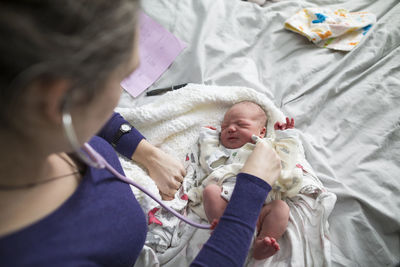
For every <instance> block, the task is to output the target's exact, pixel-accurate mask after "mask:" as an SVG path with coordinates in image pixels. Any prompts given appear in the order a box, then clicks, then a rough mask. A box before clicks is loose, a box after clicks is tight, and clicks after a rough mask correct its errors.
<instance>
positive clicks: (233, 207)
mask: <svg viewBox="0 0 400 267" xmlns="http://www.w3.org/2000/svg"><path fill="white" fill-rule="evenodd" d="M270 190H271V186H270V185H269V184H268V183H266V182H265V181H263V180H261V179H259V178H257V177H255V176H253V175H250V174H245V173H239V174H238V175H237V179H236V185H235V189H234V190H233V193H232V197H231V199H230V201H229V203H228V206H227V207H226V209H225V212H224V214H223V215H222V217H221V219H220V221H219V223H218V225H217V227H216V228H215V230H214V232H213V233H212V235H211V237H210V238H209V239H208V241H207V242H206V243H205V244H204V246H203V248H202V249H201V251H200V252H199V254H198V255H197V257H196V259H195V260H194V261H193V263H192V264H191V266H243V264H244V263H245V260H246V257H247V254H248V251H249V248H250V245H251V241H252V238H253V234H254V230H255V227H256V223H257V219H258V215H259V213H260V211H261V208H262V206H263V204H264V201H265V199H266V197H267V195H268V193H269V191H270Z"/></svg>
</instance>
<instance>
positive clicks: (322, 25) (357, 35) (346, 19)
mask: <svg viewBox="0 0 400 267" xmlns="http://www.w3.org/2000/svg"><path fill="white" fill-rule="evenodd" d="M375 22H376V16H375V15H374V14H372V13H369V12H349V11H347V10H346V9H337V10H331V9H329V8H304V9H302V10H300V11H298V12H297V13H296V14H295V15H293V16H292V17H290V18H289V19H288V20H286V22H285V28H286V29H288V30H291V31H294V32H296V33H299V34H301V35H303V36H305V37H307V38H308V40H310V41H311V42H313V43H314V44H316V45H317V46H318V47H326V48H330V49H334V50H342V51H350V50H351V49H353V48H354V47H355V46H356V45H358V44H359V43H360V41H361V40H362V38H363V37H364V35H365V34H366V33H367V32H368V30H369V29H370V28H371V27H372V25H373V24H374V23H375Z"/></svg>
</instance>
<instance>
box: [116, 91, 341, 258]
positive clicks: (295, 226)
mask: <svg viewBox="0 0 400 267" xmlns="http://www.w3.org/2000/svg"><path fill="white" fill-rule="evenodd" d="M244 100H248V101H253V102H255V103H257V104H259V105H260V106H261V107H263V108H264V110H265V111H266V113H267V115H268V118H269V120H268V125H267V133H268V137H274V130H273V125H274V123H275V122H276V121H281V122H283V121H284V119H285V116H284V115H283V113H282V112H281V111H280V110H279V109H278V108H277V107H276V106H275V105H274V104H273V102H272V101H271V100H270V99H268V98H267V97H266V96H265V95H263V94H261V93H258V92H257V91H255V90H253V89H249V88H244V87H235V86H224V87H222V86H205V85H197V84H189V85H187V86H186V87H185V88H182V89H180V90H177V91H173V92H170V93H167V94H165V95H164V96H162V97H159V98H157V99H155V101H154V102H152V103H150V104H147V105H144V106H141V107H137V108H118V109H117V110H116V111H117V112H120V113H121V114H122V115H123V116H124V118H125V119H127V120H128V121H129V122H130V123H132V124H133V125H134V126H135V127H136V128H137V129H138V130H139V131H140V132H141V133H142V134H143V135H144V136H146V138H147V139H148V140H149V141H150V142H151V143H153V144H155V145H158V146H160V147H161V148H162V149H163V150H164V151H166V152H167V153H169V154H171V155H173V156H175V157H176V158H178V159H180V160H181V161H182V162H184V159H185V157H186V156H187V153H188V151H190V149H191V148H192V147H193V145H195V144H196V142H197V140H198V137H199V132H200V128H201V127H202V126H205V125H219V123H220V121H221V120H222V118H223V115H224V113H225V111H226V110H227V109H228V108H229V107H230V106H232V104H234V103H237V102H240V101H244ZM120 159H121V163H122V166H123V168H124V170H125V173H126V174H127V176H128V177H134V179H135V181H136V182H138V183H139V184H141V185H144V186H146V188H148V189H149V190H150V191H152V192H153V193H155V194H158V189H157V187H156V185H155V184H154V182H153V181H152V180H151V179H150V178H149V177H148V175H147V174H146V172H145V171H143V170H142V169H141V168H140V167H139V166H137V165H135V164H134V163H132V162H131V161H128V160H126V159H124V158H122V157H121V158H120ZM305 164H306V163H305ZM310 169H311V168H310ZM307 179H308V180H307ZM307 179H306V183H305V185H308V187H307V186H304V187H303V188H302V190H301V192H302V193H303V195H302V196H299V197H298V198H297V200H291V201H289V202H288V204H289V206H290V208H291V215H290V222H289V226H288V231H287V233H285V235H284V236H283V238H282V239H281V241H280V244H281V251H280V252H278V253H277V254H276V255H275V256H274V257H272V258H270V259H268V261H267V263H268V264H271V263H274V264H282V265H285V266H286V265H287V264H289V263H297V264H298V263H304V264H306V263H307V265H314V266H323V265H325V266H326V265H330V246H329V239H328V235H329V232H328V223H327V218H328V216H329V214H330V212H331V210H332V208H333V205H334V203H335V199H336V198H335V196H334V195H333V194H332V193H329V192H326V190H325V189H324V188H323V186H322V184H321V183H320V182H319V180H318V179H317V177H316V176H315V175H313V174H311V175H310V176H309V177H308V178H307ZM310 186H311V187H310ZM310 188H312V190H310ZM133 192H134V194H135V196H136V198H137V199H138V201H139V202H140V203H141V205H142V208H143V210H144V211H145V213H146V214H148V212H149V211H150V210H151V209H153V208H154V207H157V206H158V204H157V203H155V202H154V201H153V200H151V199H150V198H149V197H147V196H145V195H144V194H143V193H142V192H140V191H138V190H137V189H135V188H133ZM180 193H182V192H180ZM167 203H168V205H169V206H172V207H174V206H176V207H178V208H177V209H182V200H181V199H180V198H176V199H175V200H173V201H169V202H167ZM190 216H191V217H192V218H194V214H190ZM199 232H201V233H203V234H200V235H199V234H198V233H199ZM204 236H207V234H206V235H204V230H197V231H196V229H193V228H192V227H186V226H185V227H184V228H182V227H181V228H180V229H178V231H175V232H172V233H171V238H175V239H174V241H173V242H171V244H170V247H169V248H168V247H166V248H165V249H164V253H163V254H157V253H156V251H154V250H153V249H150V248H149V247H146V246H145V248H144V250H143V252H142V255H141V258H140V260H139V262H138V263H137V265H136V266H140V265H142V266H143V265H144V266H158V265H165V266H169V265H171V266H173V265H175V266H177V265H176V264H178V265H179V266H186V265H189V263H190V262H191V261H192V260H193V258H194V257H195V256H196V254H197V252H198V251H199V249H200V248H201V245H202V244H203V242H204V241H205V239H204ZM155 255H157V256H155ZM182 255H184V257H183V258H182V259H181V258H180V259H178V258H177V257H179V256H182ZM264 264H265V261H260V262H254V261H252V260H249V261H248V265H249V266H250V265H257V266H259V265H264ZM294 265H296V264H294ZM300 265H302V264H300Z"/></svg>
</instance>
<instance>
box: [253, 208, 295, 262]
mask: <svg viewBox="0 0 400 267" xmlns="http://www.w3.org/2000/svg"><path fill="white" fill-rule="evenodd" d="M288 221H289V206H288V205H287V204H286V203H285V202H284V201H282V200H274V201H272V202H271V203H268V204H267V205H265V206H264V207H263V209H262V210H261V213H260V216H259V217H258V221H257V237H256V240H255V241H254V253H253V257H254V258H255V259H256V260H261V259H265V258H268V257H270V256H272V255H274V254H275V253H276V252H277V251H278V250H279V244H278V243H277V242H276V240H278V239H279V238H280V237H281V236H282V235H283V233H284V232H285V231H286V228H287V224H288Z"/></svg>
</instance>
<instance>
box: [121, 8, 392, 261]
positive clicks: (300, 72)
mask: <svg viewBox="0 0 400 267" xmlns="http://www.w3.org/2000/svg"><path fill="white" fill-rule="evenodd" d="M142 4H143V9H144V11H145V12H146V13H147V14H148V15H149V16H151V17H152V18H153V19H155V20H157V21H158V22H159V23H160V24H162V25H163V26H164V27H166V28H167V29H168V30H169V31H171V32H172V33H174V34H175V35H177V36H178V37H179V38H180V39H181V40H183V41H184V42H186V43H187V45H188V47H187V48H186V49H185V50H184V51H183V52H182V53H181V55H180V56H178V58H177V59H176V61H175V62H174V63H173V65H172V66H171V67H170V68H169V70H168V71H167V72H166V73H164V74H163V75H162V76H161V78H160V79H159V80H158V81H157V82H156V83H155V84H154V85H153V86H152V88H151V89H154V88H158V87H164V86H169V85H173V84H181V83H184V82H193V83H203V84H215V85H235V86H246V87H251V88H254V89H256V90H257V91H258V92H261V93H263V94H265V95H266V96H267V97H268V98H270V99H272V101H273V102H274V103H275V105H276V106H277V107H279V108H280V109H281V110H282V111H283V112H284V114H285V115H288V116H291V117H294V118H295V122H296V128H298V129H299V130H301V131H302V132H303V133H304V136H303V137H304V139H303V145H304V146H305V150H306V157H307V160H308V161H309V162H310V164H311V166H312V167H313V169H314V170H315V172H316V174H317V176H318V178H319V179H320V180H321V181H322V183H323V184H324V186H325V187H326V188H327V189H328V190H329V191H331V192H333V193H334V194H336V196H337V201H336V204H335V207H334V209H333V211H332V213H331V215H330V217H329V226H330V239H331V264H332V266H393V265H395V264H396V263H398V262H399V261H400V253H399V251H400V177H399V173H400V47H399V46H400V3H399V1H398V0H384V1H370V0H355V1H345V0H337V1H333V0H332V1H328V0H315V1H311V0H308V1H298V0H287V1H285V0H281V1H267V3H266V4H265V5H263V6H258V5H256V4H253V3H249V2H242V1H239V0H201V1H197V0H164V1H159V0H145V1H143V3H142ZM317 6H324V7H329V8H340V7H343V8H346V9H347V10H349V11H369V12H372V13H374V14H375V15H376V16H377V23H376V24H375V25H374V26H373V27H372V28H371V30H370V31H369V32H368V34H367V35H366V36H365V38H364V39H363V41H362V42H361V43H360V44H359V45H358V46H357V47H356V48H354V49H353V50H352V51H350V52H338V51H332V50H329V49H324V48H318V47H316V46H315V45H314V44H312V43H310V42H309V41H308V40H307V39H306V38H304V37H302V36H300V35H298V34H295V33H293V32H290V31H287V30H285V29H284V25H283V24H284V21H285V20H286V19H287V18H289V17H290V16H292V15H293V14H294V13H295V12H297V11H298V10H299V9H301V8H305V7H317ZM158 97H162V96H158ZM154 99H155V98H153V97H145V96H143V95H142V96H140V97H139V98H137V99H133V98H131V97H130V96H129V95H128V94H126V93H124V95H123V96H122V98H121V101H120V103H119V106H120V107H132V106H140V105H144V104H146V103H149V102H152V101H154ZM199 232H201V231H197V232H195V233H194V234H193V235H192V236H190V237H187V242H188V244H190V240H192V239H195V240H200V239H203V240H204V239H206V238H207V236H206V235H204V234H199ZM184 241H186V240H184ZM192 249H193V248H192V247H190V246H187V247H186V248H185V249H183V250H181V251H177V252H176V254H177V256H176V257H175V258H173V259H172V260H170V261H168V262H167V263H166V264H165V266H185V264H186V265H187V261H186V262H185V256H186V255H188V254H190V251H191V250H192ZM309 249H312V248H309ZM154 256H155V255H152V254H151V253H149V254H147V257H149V258H151V257H154ZM182 264H183V265H182ZM287 265H293V266H307V263H306V262H302V263H295V264H294V263H291V264H287Z"/></svg>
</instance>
